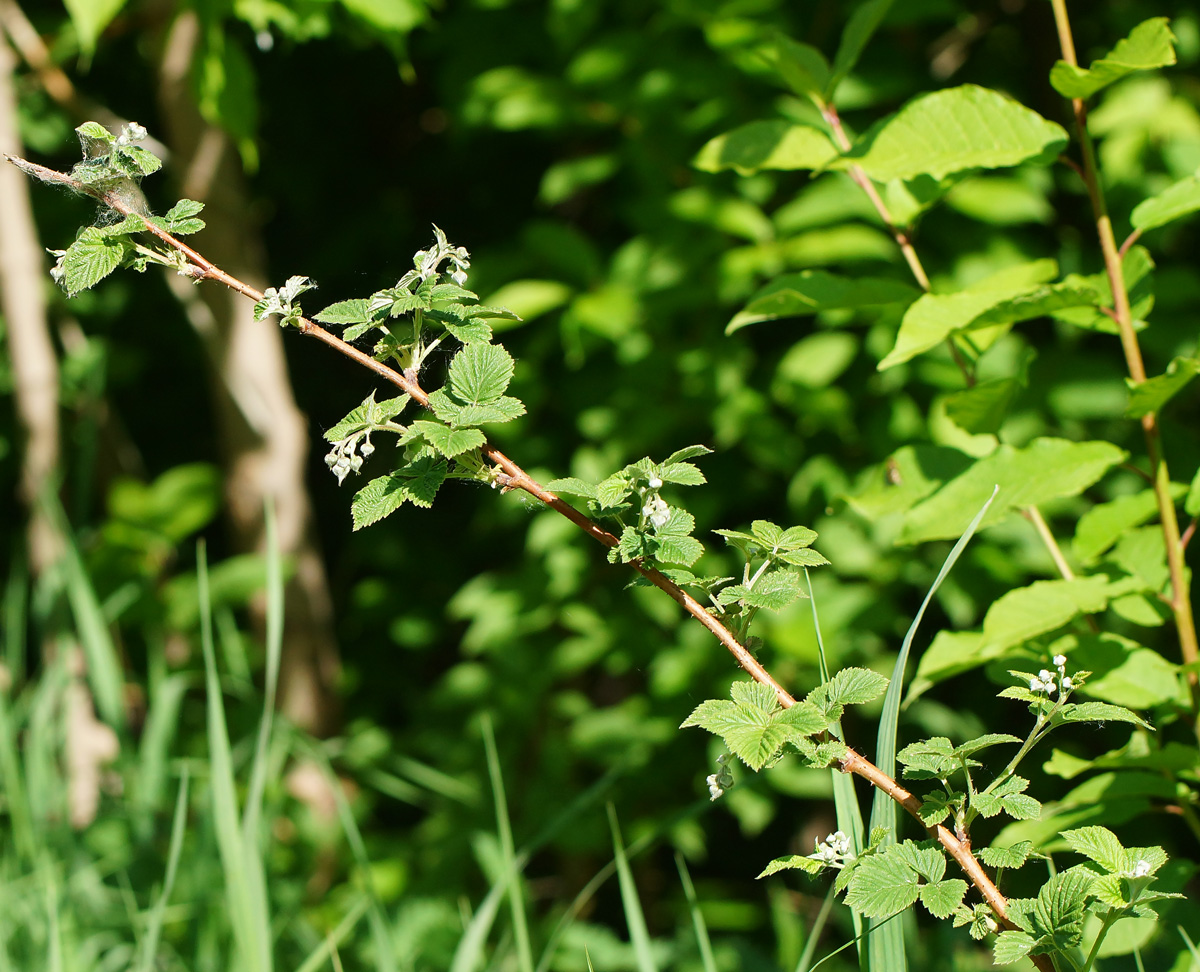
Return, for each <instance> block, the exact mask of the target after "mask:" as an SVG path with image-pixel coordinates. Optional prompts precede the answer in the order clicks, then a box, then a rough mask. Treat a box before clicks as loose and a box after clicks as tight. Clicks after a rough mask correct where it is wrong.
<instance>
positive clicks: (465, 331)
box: [442, 317, 492, 344]
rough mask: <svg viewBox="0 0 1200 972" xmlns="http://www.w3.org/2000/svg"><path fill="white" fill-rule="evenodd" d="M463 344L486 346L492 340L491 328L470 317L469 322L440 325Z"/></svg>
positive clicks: (481, 321) (484, 322)
mask: <svg viewBox="0 0 1200 972" xmlns="http://www.w3.org/2000/svg"><path fill="white" fill-rule="evenodd" d="M442 326H443V327H444V328H445V329H446V330H447V331H448V332H449V333H450V334H452V335H454V337H456V338H457V339H458V340H459V341H461V342H462V343H463V344H487V343H488V342H489V341H491V339H492V328H491V325H490V324H488V323H487V321H484V320H480V319H479V318H475V317H472V318H470V319H469V320H465V321H460V322H456V323H451V322H450V321H446V322H445V323H443V325H442Z"/></svg>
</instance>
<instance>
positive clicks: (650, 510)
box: [642, 476, 671, 530]
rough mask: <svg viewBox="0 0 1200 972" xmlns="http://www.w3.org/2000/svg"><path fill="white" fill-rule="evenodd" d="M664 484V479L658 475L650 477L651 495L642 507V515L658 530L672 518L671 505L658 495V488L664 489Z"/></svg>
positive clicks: (649, 489) (643, 491)
mask: <svg viewBox="0 0 1200 972" xmlns="http://www.w3.org/2000/svg"><path fill="white" fill-rule="evenodd" d="M662 484H663V481H662V480H661V479H659V478H658V477H657V476H651V477H650V480H649V482H648V483H647V487H648V491H649V497H648V498H647V500H646V505H645V506H643V507H642V517H643V518H644V519H645V520H646V521H647V522H648V523H649V524H650V525H651V526H652V527H654V529H656V530H657V529H658V528H659V527H661V526H663V525H664V524H665V523H666V522H667V520H669V519H670V518H671V507H669V506H668V505H667V504H666V502H665V501H664V500H663V498H662V497H661V496H659V495H658V490H660V489H662ZM646 492H647V489H646V488H644V489H643V490H642V493H643V494H645V493H646Z"/></svg>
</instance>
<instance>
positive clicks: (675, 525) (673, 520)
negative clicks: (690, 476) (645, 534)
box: [601, 484, 696, 537]
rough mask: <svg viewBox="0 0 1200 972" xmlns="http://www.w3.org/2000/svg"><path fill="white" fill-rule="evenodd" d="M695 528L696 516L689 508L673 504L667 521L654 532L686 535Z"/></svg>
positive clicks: (663, 534) (677, 535) (661, 535)
mask: <svg viewBox="0 0 1200 972" xmlns="http://www.w3.org/2000/svg"><path fill="white" fill-rule="evenodd" d="M601 485H603V484H601ZM694 529H696V518H695V517H694V516H692V514H691V513H689V512H688V511H687V510H681V509H680V508H679V507H677V506H672V507H670V508H669V512H668V513H667V520H666V522H665V523H664V524H663V525H662V526H660V527H656V528H655V531H654V532H655V535H656V536H658V537H666V536H675V537H686V536H688V535H689V534H690V533H691V532H692V531H693V530H694Z"/></svg>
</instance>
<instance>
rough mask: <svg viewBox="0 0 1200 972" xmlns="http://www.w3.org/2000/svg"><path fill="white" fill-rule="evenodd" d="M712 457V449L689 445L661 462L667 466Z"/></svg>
mask: <svg viewBox="0 0 1200 972" xmlns="http://www.w3.org/2000/svg"><path fill="white" fill-rule="evenodd" d="M710 455H712V449H710V448H709V447H708V446H702V445H690V446H684V447H683V448H682V449H676V450H675V451H674V452H672V453H671V454H670V455H669V456H667V458H666V459H664V460H663V465H664V466H667V465H670V464H671V463H673V462H683V461H684V460H686V459H696V458H698V457H699V456H710Z"/></svg>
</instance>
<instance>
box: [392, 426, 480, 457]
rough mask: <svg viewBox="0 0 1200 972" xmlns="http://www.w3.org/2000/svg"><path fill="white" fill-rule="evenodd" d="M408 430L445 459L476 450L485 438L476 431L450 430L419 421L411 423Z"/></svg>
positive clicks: (447, 427)
mask: <svg viewBox="0 0 1200 972" xmlns="http://www.w3.org/2000/svg"><path fill="white" fill-rule="evenodd" d="M409 428H410V429H411V430H412V431H413V432H417V433H419V434H420V435H421V437H422V438H424V440H425V441H426V442H428V443H429V444H430V445H431V446H433V447H434V448H435V449H437V451H438V452H440V453H441V454H442V455H443V456H445V457H446V458H447V459H453V458H454V457H455V456H459V455H462V454H463V453H464V452H468V451H470V450H471V449H478V448H479V447H480V446H481V445H483V444H484V442H486V441H487V438H486V437H485V436H484V434H483V433H482V432H480V431H479V430H478V429H452V428H450V427H449V426H447V425H442V423H441V422H429V421H426V420H423V419H422V420H420V421H417V422H413V423H412V425H410V426H409Z"/></svg>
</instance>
